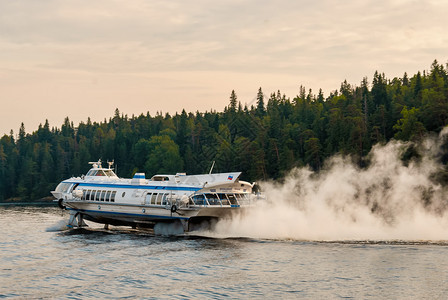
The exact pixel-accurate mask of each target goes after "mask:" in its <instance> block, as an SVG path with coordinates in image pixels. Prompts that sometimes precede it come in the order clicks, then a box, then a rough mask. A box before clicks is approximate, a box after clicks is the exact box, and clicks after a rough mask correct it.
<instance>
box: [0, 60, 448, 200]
mask: <svg viewBox="0 0 448 300" xmlns="http://www.w3.org/2000/svg"><path fill="white" fill-rule="evenodd" d="M447 69H448V65H446V66H443V65H441V64H439V63H438V62H437V61H434V62H433V64H432V65H431V68H430V70H429V71H423V73H421V72H418V73H417V74H415V75H413V76H408V75H407V74H406V73H404V75H403V77H402V78H393V79H387V78H386V77H385V75H384V74H382V73H379V72H375V74H374V76H373V80H372V82H371V83H369V82H368V80H367V78H364V79H363V80H362V81H361V83H360V85H359V86H355V85H351V84H349V83H348V82H347V81H344V82H343V83H342V84H341V87H340V89H339V90H338V91H334V92H332V93H331V94H330V95H329V96H328V97H326V98H325V97H324V95H323V93H322V90H320V91H319V92H318V93H317V94H314V93H313V91H312V90H306V89H305V88H304V87H302V86H301V87H300V89H299V93H298V95H297V96H296V97H294V98H292V99H290V98H288V97H287V96H286V95H284V94H281V92H280V91H278V92H276V93H272V94H270V95H269V96H266V95H265V94H264V93H263V91H262V89H261V88H260V89H259V90H258V93H257V96H256V100H254V103H253V104H249V105H245V106H243V105H242V104H241V102H240V101H238V98H237V94H236V93H235V91H232V92H231V94H230V101H229V105H228V106H227V107H225V109H224V111H223V112H216V111H211V112H202V113H201V112H196V113H186V112H185V110H184V111H182V113H180V114H178V113H176V114H175V115H174V116H171V115H169V114H165V115H163V114H162V113H157V114H156V115H155V116H151V115H150V114H149V113H147V114H146V115H144V114H142V115H140V116H132V117H128V116H126V115H122V114H120V112H119V110H118V109H117V110H116V111H115V115H114V116H113V117H112V118H110V119H109V120H104V121H103V122H100V123H97V122H92V121H91V120H90V119H88V120H87V122H86V123H84V122H81V123H80V124H78V125H77V126H75V125H74V124H73V122H70V120H69V118H66V119H65V122H64V124H62V126H61V127H60V128H54V127H53V128H50V126H49V124H48V121H47V122H45V124H44V125H40V126H39V128H38V129H37V130H36V131H35V132H33V133H32V134H27V133H26V131H25V128H24V126H23V124H22V127H21V128H20V130H19V132H18V134H17V135H14V133H13V132H12V131H11V134H10V135H4V136H3V137H2V138H1V139H0V201H4V200H7V199H11V198H20V199H28V200H29V199H38V198H41V197H45V196H49V194H50V193H49V192H50V191H51V190H53V189H54V188H55V186H56V185H57V183H58V182H60V181H61V180H63V179H66V178H68V177H71V176H78V175H81V174H85V172H86V171H87V170H88V169H89V165H88V164H87V163H88V162H89V161H96V160H98V159H99V158H101V159H102V160H103V161H107V160H110V161H111V160H114V161H115V165H116V166H117V170H116V171H117V173H118V175H119V176H121V177H129V176H132V175H133V173H135V172H137V171H139V172H145V173H146V174H147V177H149V176H151V175H153V174H155V173H173V172H187V173H189V174H195V173H204V172H208V171H209V169H210V167H211V165H212V162H213V161H215V166H214V169H213V171H214V172H225V171H243V172H244V175H243V177H244V179H245V180H248V181H254V180H259V179H267V178H274V179H276V178H281V177H282V176H283V175H284V174H286V173H287V172H288V170H290V169H291V168H293V167H297V166H305V165H309V166H310V167H311V168H313V169H314V170H319V169H320V168H321V167H322V165H323V162H324V160H325V159H326V158H328V157H330V156H332V155H334V154H335V153H342V154H346V155H351V156H352V157H353V158H354V159H355V160H356V159H358V160H359V161H360V162H361V161H362V160H361V159H362V157H364V156H365V155H366V154H367V153H368V152H369V151H370V149H371V147H372V146H373V145H374V144H376V143H385V142H387V141H389V140H390V139H392V138H395V139H400V140H418V139H420V138H421V137H423V136H424V135H425V134H426V133H427V132H439V131H440V130H441V129H442V128H443V127H444V126H446V125H447V123H448V71H447ZM444 163H445V164H446V161H445V162H444Z"/></svg>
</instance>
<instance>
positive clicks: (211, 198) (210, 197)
mask: <svg viewBox="0 0 448 300" xmlns="http://www.w3.org/2000/svg"><path fill="white" fill-rule="evenodd" d="M205 197H206V198H207V201H208V203H209V204H210V205H218V204H221V201H219V197H218V195H217V194H205Z"/></svg>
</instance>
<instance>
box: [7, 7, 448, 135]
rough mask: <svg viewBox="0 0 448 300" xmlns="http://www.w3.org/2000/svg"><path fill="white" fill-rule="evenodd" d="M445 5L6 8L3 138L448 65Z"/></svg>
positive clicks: (327, 89)
mask: <svg viewBox="0 0 448 300" xmlns="http://www.w3.org/2000/svg"><path fill="white" fill-rule="evenodd" d="M447 12H448V1H446V0H418V1H412V0H356V1H355V0H345V1H331V0H313V1H311V0H290V1H286V0H276V1H261V0H238V1H236V0H226V1H210V0H190V1H180V0H169V1H167V0H163V1H158V0H123V1H121V0H115V1H113V0H94V1H92V0H88V1H87V0H70V1H63V0H39V1H36V0H0V97H1V98H0V135H2V134H4V133H7V134H9V132H10V130H11V129H13V130H14V132H15V134H17V132H18V129H19V127H20V123H21V122H24V123H25V128H26V130H27V132H32V131H35V130H36V129H37V127H38V125H39V123H44V122H45V119H48V120H49V122H50V126H57V127H60V126H61V124H62V122H63V119H64V118H65V117H66V116H68V117H69V118H70V120H72V121H74V123H75V125H76V124H78V123H79V122H80V121H84V122H85V121H86V120H87V117H91V118H92V120H94V121H102V120H104V118H109V117H111V116H113V113H114V110H115V108H118V109H119V110H120V111H121V112H122V113H125V114H127V115H129V116H131V115H132V114H135V115H139V114H141V113H146V112H147V111H149V112H150V113H151V115H155V114H156V112H157V111H162V112H163V113H165V112H169V113H171V114H174V113H175V112H181V111H182V109H185V110H186V111H187V112H188V111H192V112H194V111H197V110H199V111H201V112H204V111H206V110H208V111H210V110H211V109H213V110H217V111H222V110H223V108H224V106H226V105H228V103H229V96H230V93H231V91H232V89H234V90H235V92H236V94H237V97H238V100H239V101H241V102H242V103H243V104H244V103H247V104H251V103H253V101H254V98H255V96H256V94H257V91H258V88H259V87H261V88H262V89H263V92H264V93H265V94H266V95H269V94H270V93H272V92H275V91H277V90H280V91H281V92H282V93H284V94H286V96H287V97H290V98H293V97H294V96H296V95H297V94H298V93H299V86H300V85H304V86H305V87H306V88H307V89H309V88H311V89H313V91H314V92H316V93H317V91H318V90H319V88H322V89H323V91H324V94H325V95H328V94H329V93H330V92H331V91H332V90H335V89H338V88H339V87H340V83H341V82H342V81H343V80H344V79H347V80H348V82H349V83H351V84H354V85H359V83H360V82H361V80H362V78H363V77H364V76H367V78H368V79H369V81H370V82H371V80H372V76H373V74H374V72H375V70H378V71H380V72H384V73H385V74H386V77H387V78H393V77H396V76H398V77H401V76H402V75H403V73H404V72H408V74H411V75H412V74H415V73H416V72H417V71H419V70H425V69H426V70H427V69H429V68H430V65H431V63H432V62H433V60H434V59H437V60H438V61H439V62H440V63H443V64H445V63H446V62H447V61H448V21H447V16H448V15H447Z"/></svg>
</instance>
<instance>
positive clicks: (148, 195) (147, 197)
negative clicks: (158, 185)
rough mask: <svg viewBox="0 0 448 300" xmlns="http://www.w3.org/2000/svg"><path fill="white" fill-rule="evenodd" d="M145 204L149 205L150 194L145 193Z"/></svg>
mask: <svg viewBox="0 0 448 300" xmlns="http://www.w3.org/2000/svg"><path fill="white" fill-rule="evenodd" d="M145 204H146V205H149V204H151V193H147V194H146V196H145Z"/></svg>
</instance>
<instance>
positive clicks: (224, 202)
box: [218, 194, 230, 205]
mask: <svg viewBox="0 0 448 300" xmlns="http://www.w3.org/2000/svg"><path fill="white" fill-rule="evenodd" d="M218 196H219V198H220V199H221V202H222V205H230V202H229V199H228V198H227V195H226V194H218Z"/></svg>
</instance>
